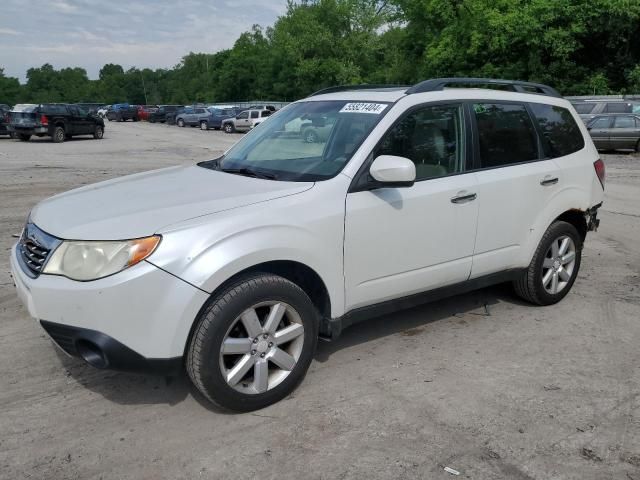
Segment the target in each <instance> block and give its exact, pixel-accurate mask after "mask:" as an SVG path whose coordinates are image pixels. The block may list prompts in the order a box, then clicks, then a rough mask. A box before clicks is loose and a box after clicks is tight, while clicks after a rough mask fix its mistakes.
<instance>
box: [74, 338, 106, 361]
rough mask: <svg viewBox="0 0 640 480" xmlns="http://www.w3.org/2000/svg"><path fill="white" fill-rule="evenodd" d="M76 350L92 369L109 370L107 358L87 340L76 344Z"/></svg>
mask: <svg viewBox="0 0 640 480" xmlns="http://www.w3.org/2000/svg"><path fill="white" fill-rule="evenodd" d="M76 350H77V351H78V354H80V356H81V357H82V359H83V360H84V361H85V362H87V363H88V364H89V365H91V366H92V367H96V368H107V365H108V362H107V358H106V357H105V356H104V353H103V352H102V350H101V349H100V347H98V346H97V345H96V344H95V343H91V342H89V341H87V340H79V341H78V342H76Z"/></svg>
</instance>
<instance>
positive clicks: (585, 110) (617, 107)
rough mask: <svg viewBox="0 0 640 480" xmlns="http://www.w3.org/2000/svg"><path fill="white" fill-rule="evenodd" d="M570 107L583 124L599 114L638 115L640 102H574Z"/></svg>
mask: <svg viewBox="0 0 640 480" xmlns="http://www.w3.org/2000/svg"><path fill="white" fill-rule="evenodd" d="M571 105H573V108H575V109H576V112H578V115H580V118H581V119H582V121H583V122H584V123H585V124H587V123H589V122H590V121H591V120H592V119H593V118H594V117H596V116H597V115H600V114H607V113H608V114H613V113H640V102H634V101H631V100H609V101H606V100H574V101H572V102H571Z"/></svg>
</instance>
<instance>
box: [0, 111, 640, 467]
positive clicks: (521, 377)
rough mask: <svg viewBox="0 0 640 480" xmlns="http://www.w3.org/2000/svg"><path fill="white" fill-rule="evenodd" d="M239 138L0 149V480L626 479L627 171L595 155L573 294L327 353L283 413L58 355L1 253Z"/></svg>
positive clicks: (639, 454)
mask: <svg viewBox="0 0 640 480" xmlns="http://www.w3.org/2000/svg"><path fill="white" fill-rule="evenodd" d="M238 138H240V137H239V136H237V135H225V134H223V133H220V132H213V131H210V132H202V131H199V130H197V129H191V128H183V129H180V128H177V127H169V126H165V125H150V124H146V123H127V124H116V123H108V124H107V129H106V135H105V139H104V140H101V141H95V140H93V139H87V140H81V139H77V140H72V141H69V142H66V143H64V144H60V145H54V144H52V143H50V142H49V141H48V140H44V139H36V140H34V141H32V142H30V143H22V142H19V141H14V140H10V139H8V138H6V137H3V138H0V252H2V254H1V255H0V365H1V367H2V375H1V376H0V412H1V413H0V478H2V479H11V480H15V479H21V478H35V479H55V480H57V479H76V478H77V479H93V478H95V479H98V478H103V479H161V478H162V479H165V478H166V479H190V480H191V479H195V478H206V479H209V478H221V479H222V478H258V477H259V478H261V479H269V478H280V479H288V478H291V479H294V478H295V479H297V478H309V479H320V478H323V479H336V478H339V479H362V478H376V479H377V478H380V479H404V478H407V479H413V478H415V479H438V478H443V479H446V478H454V477H453V476H452V475H451V474H449V473H446V472H444V471H443V467H444V466H449V467H451V468H454V469H456V470H459V471H460V472H461V476H460V477H458V478H473V479H541V480H542V479H545V480H546V479H580V480H584V479H623V480H629V479H631V480H640V366H639V365H640V348H639V345H640V245H639V240H640V157H639V156H637V155H632V154H621V155H603V158H604V159H605V162H606V164H607V169H608V175H607V190H606V199H605V204H604V207H603V208H602V209H601V219H602V223H601V229H600V231H599V232H598V233H596V234H590V235H589V237H588V239H587V243H586V247H585V251H584V257H583V264H582V270H581V272H580V275H579V277H578V280H577V282H576V284H575V286H574V288H573V291H572V292H571V293H570V295H569V296H568V297H567V298H566V299H565V300H563V301H562V302H561V303H560V304H558V305H556V306H552V307H546V308H541V307H532V306H530V305H527V304H524V303H522V302H521V301H519V300H518V299H516V298H515V297H514V296H513V295H512V293H511V291H510V289H509V288H508V286H498V287H493V288H488V289H484V290H480V291H477V292H474V293H471V294H467V295H461V296H457V297H454V298H451V299H448V300H445V301H440V302H437V303H433V304H431V305H427V306H425V307H421V308H415V309H413V310H409V311H405V312H398V313H396V314H393V315H389V316H386V317H383V318H380V319H378V320H375V321H372V322H369V323H365V324H360V325H357V326H355V327H353V328H352V329H350V330H347V331H346V332H345V334H344V336H343V337H342V338H340V339H339V340H338V341H337V342H334V343H330V344H327V343H322V344H321V345H320V346H319V351H318V354H317V357H316V361H315V362H314V363H313V364H312V366H311V369H310V371H309V374H308V375H307V378H306V380H305V381H304V382H303V384H302V385H301V387H300V388H298V390H297V391H296V392H295V394H294V395H293V396H292V397H289V398H288V399H286V400H284V401H282V402H280V403H279V404H276V405H274V406H272V407H269V408H267V409H265V410H262V411H259V412H255V413H251V414H239V415H236V414H228V413H220V412H218V411H216V410H213V409H211V408H210V407H209V406H208V405H207V404H206V403H205V402H204V401H203V400H202V399H201V398H200V397H199V396H198V395H197V394H196V393H195V391H194V389H193V388H192V387H191V386H190V384H189V382H188V380H187V379H186V378H184V377H183V378H177V379H172V380H167V379H165V378H155V377H143V376H135V375H128V374H122V373H115V372H108V371H99V370H95V369H92V368H90V367H87V366H85V365H84V364H82V363H81V362H80V361H78V360H75V359H69V358H66V357H65V356H64V355H63V354H61V353H59V351H58V350H57V349H56V348H55V347H54V346H53V345H52V343H51V342H50V340H49V339H48V338H47V337H46V336H45V334H44V331H43V330H42V329H41V328H40V327H39V326H38V324H37V323H36V322H34V321H33V320H31V319H30V318H28V316H27V313H26V310H25V309H24V308H23V307H22V306H21V305H20V304H19V302H18V300H17V298H16V295H15V292H14V287H13V284H12V281H11V278H10V276H9V265H8V256H9V249H10V246H11V244H12V243H13V242H15V238H13V237H12V235H14V234H17V233H19V232H20V229H21V227H22V224H23V222H24V220H25V217H26V215H27V213H28V211H29V209H30V208H31V207H32V206H33V205H34V204H35V203H36V202H37V201H39V200H41V199H43V198H45V197H48V196H50V195H52V194H54V193H57V192H61V191H64V190H68V189H70V188H73V187H77V186H80V185H83V184H86V183H93V182H97V181H100V180H104V179H107V178H112V177H116V176H120V175H124V174H128V173H133V172H138V171H142V170H149V169H154V168H158V167H163V166H168V165H175V164H189V163H193V162H195V161H198V160H203V159H208V158H213V156H214V155H215V154H216V153H218V152H221V151H222V150H225V149H226V148H228V147H229V146H230V145H231V143H233V142H234V141H236V140H237V139H238Z"/></svg>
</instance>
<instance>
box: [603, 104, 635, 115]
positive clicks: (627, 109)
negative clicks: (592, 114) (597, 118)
mask: <svg viewBox="0 0 640 480" xmlns="http://www.w3.org/2000/svg"><path fill="white" fill-rule="evenodd" d="M604 111H605V112H606V113H631V104H630V103H624V102H618V103H607V105H606V107H605V109H604Z"/></svg>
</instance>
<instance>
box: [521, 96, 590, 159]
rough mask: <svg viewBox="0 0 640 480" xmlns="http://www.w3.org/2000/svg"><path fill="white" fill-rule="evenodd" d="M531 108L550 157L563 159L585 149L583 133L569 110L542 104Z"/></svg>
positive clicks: (534, 104) (536, 104)
mask: <svg viewBox="0 0 640 480" xmlns="http://www.w3.org/2000/svg"><path fill="white" fill-rule="evenodd" d="M529 106H530V107H531V111H532V112H533V115H534V116H535V117H536V120H537V122H538V125H539V126H540V130H542V136H543V138H542V142H543V144H544V147H545V149H546V150H547V153H548V154H549V156H551V157H552V158H556V157H563V156H565V155H569V154H570V153H574V152H577V151H578V150H582V148H584V138H582V132H580V128H579V127H578V125H577V124H576V122H575V120H574V119H573V115H571V112H569V110H567V109H566V108H562V107H556V106H553V105H545V104H542V103H531V104H529Z"/></svg>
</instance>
